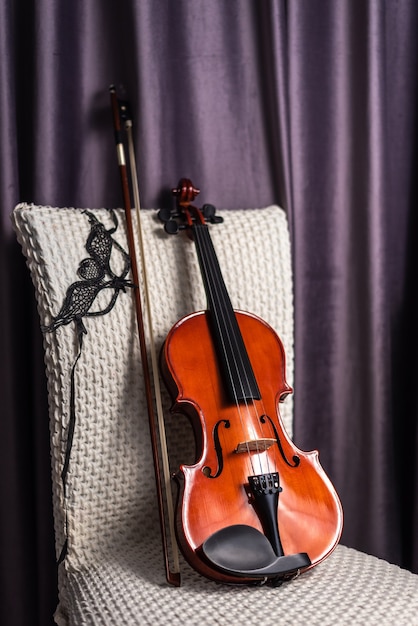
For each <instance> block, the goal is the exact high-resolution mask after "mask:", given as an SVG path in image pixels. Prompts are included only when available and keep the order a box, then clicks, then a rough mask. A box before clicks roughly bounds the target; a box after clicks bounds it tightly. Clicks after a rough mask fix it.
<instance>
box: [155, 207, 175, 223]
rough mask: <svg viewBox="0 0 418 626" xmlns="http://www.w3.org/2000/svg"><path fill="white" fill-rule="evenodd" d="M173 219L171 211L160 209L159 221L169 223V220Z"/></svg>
mask: <svg viewBox="0 0 418 626" xmlns="http://www.w3.org/2000/svg"><path fill="white" fill-rule="evenodd" d="M172 217H173V216H172V211H171V209H160V210H159V211H158V219H159V220H160V221H161V222H168V221H169V220H171V218H172Z"/></svg>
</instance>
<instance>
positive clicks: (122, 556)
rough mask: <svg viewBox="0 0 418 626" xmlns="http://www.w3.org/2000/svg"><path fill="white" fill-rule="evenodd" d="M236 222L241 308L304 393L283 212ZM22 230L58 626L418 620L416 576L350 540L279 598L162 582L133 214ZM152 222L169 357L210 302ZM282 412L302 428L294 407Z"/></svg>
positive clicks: (158, 326) (23, 221) (178, 449)
mask: <svg viewBox="0 0 418 626" xmlns="http://www.w3.org/2000/svg"><path fill="white" fill-rule="evenodd" d="M114 215H116V216H117V218H116V219H117V221H115V217H114ZM224 216H225V222H224V224H222V225H219V226H213V227H211V234H212V238H213V240H214V244H215V247H216V249H217V253H218V257H219V260H220V265H221V268H222V271H223V275H224V278H225V282H226V284H227V287H228V290H229V292H230V295H231V299H232V302H233V304H234V307H235V308H237V309H244V310H249V311H251V312H253V313H255V314H257V315H259V316H260V317H262V318H263V319H265V320H266V321H267V322H269V323H270V324H271V325H272V326H273V328H275V329H276V331H277V332H278V334H279V335H280V336H281V338H282V341H283V343H284V346H285V350H286V356H287V381H288V382H289V384H290V385H292V383H293V308H292V279H291V260H290V246H289V235H288V231H287V222H286V217H285V214H284V213H283V211H282V210H281V209H279V208H278V207H268V208H266V209H257V210H245V211H233V212H226V213H224ZM14 222H15V227H16V230H17V234H18V238H19V241H20V243H21V244H22V247H23V251H24V253H25V255H26V257H27V262H28V266H29V268H30V271H31V275H32V279H33V282H34V285H35V289H36V296H37V302H38V309H39V314H40V318H41V324H42V325H43V327H44V330H45V332H44V346H45V360H46V368H47V377H48V391H49V402H50V427H51V455H52V476H53V488H54V515H55V531H56V542H57V554H59V553H60V551H61V549H62V547H63V545H64V542H65V537H67V538H68V552H67V556H66V558H65V560H64V562H63V563H62V564H61V566H60V570H59V582H60V606H59V608H58V611H57V617H56V620H57V622H59V623H67V624H70V625H74V626H81V625H83V624H103V625H106V626H111V625H112V624H115V625H119V624H132V625H133V624H148V623H149V624H164V623H166V622H168V621H170V622H171V623H172V624H196V623H202V624H236V623H239V622H242V623H252V622H254V621H255V620H256V619H257V620H262V621H263V622H264V623H266V624H273V623H274V624H277V622H279V623H280V620H281V619H282V618H283V617H284V616H285V620H286V622H287V623H292V622H294V623H296V622H303V623H310V624H316V623H318V624H319V623H321V624H324V623H337V622H338V623H347V624H348V623H350V624H351V623H353V622H356V623H365V622H367V623H382V621H384V620H385V619H388V620H389V621H387V622H386V623H393V621H396V623H409V624H411V623H414V620H416V619H417V618H416V614H417V613H418V576H414V575H413V574H411V573H409V572H406V571H404V570H400V569H399V568H397V567H396V566H393V565H390V564H388V563H385V562H383V561H379V560H377V559H375V558H374V557H370V556H367V555H364V554H362V553H360V552H357V551H354V550H349V549H347V548H344V547H342V546H339V547H338V548H337V549H336V550H335V552H334V553H333V554H332V555H331V556H330V557H329V558H328V559H327V560H326V561H325V562H324V563H323V564H321V565H319V566H317V567H316V568H314V569H313V570H312V571H310V572H308V573H306V574H304V575H302V576H301V577H300V578H299V579H298V580H296V581H293V582H291V583H288V584H286V585H283V586H282V587H280V588H279V589H275V590H273V589H270V588H250V589H249V588H238V587H237V588H235V587H227V586H225V585H216V584H215V583H213V582H210V581H208V580H205V579H203V578H202V577H200V576H198V575H197V574H196V573H195V572H194V571H192V570H191V569H190V568H189V567H188V565H187V564H185V563H183V561H182V581H183V585H182V587H181V588H179V589H178V588H171V587H170V586H168V585H166V584H165V582H164V581H165V577H164V568H163V560H162V550H161V540H160V534H159V528H158V515H157V507H156V496H155V487H154V476H153V464H152V455H151V447H150V440H149V432H148V424H147V417H146V407H145V400H144V397H145V396H144V387H143V381H142V369H141V365H140V356H139V350H138V345H137V344H138V341H137V338H136V337H137V331H136V325H135V314H134V306H133V299H132V288H131V286H130V285H129V283H128V281H129V276H128V275H127V273H126V256H125V255H124V250H127V243H126V235H125V227H124V217H123V215H122V213H121V212H119V211H118V212H116V214H111V213H110V212H108V211H106V210H105V209H100V210H92V211H88V212H86V211H82V210H78V209H55V208H50V207H36V206H34V205H24V204H22V205H19V206H18V207H16V209H15V211H14ZM141 222H142V227H143V232H144V240H145V249H146V262H147V269H148V282H149V288H150V294H151V302H152V321H153V329H154V335H155V339H156V347H157V350H159V348H160V347H161V345H162V342H163V340H164V338H165V336H166V335H167V332H168V330H169V329H170V328H171V326H172V325H173V324H174V322H176V321H177V320H178V319H179V318H181V317H182V316H183V315H185V314H187V313H189V312H191V311H195V310H199V309H204V308H205V297H204V292H203V288H202V282H201V277H200V271H199V266H198V263H197V259H196V254H195V250H194V246H193V244H192V242H190V241H189V240H188V239H187V238H185V237H183V236H182V235H180V236H179V237H169V236H167V235H165V234H164V232H163V230H162V227H161V225H160V224H159V223H158V220H157V219H156V215H155V212H154V211H144V212H143V214H142V219H141ZM100 224H102V225H103V226H100ZM95 229H96V230H95ZM93 233H95V235H94V236H93ZM89 235H90V239H88V238H89ZM110 238H112V241H113V242H114V243H113V247H112V248H109V247H108V244H109V242H110ZM115 242H116V243H115ZM86 259H87V260H86ZM109 259H110V261H109ZM80 268H81V269H80ZM103 268H104V269H103ZM78 269H79V275H78V276H77V270H78ZM75 283H77V285H75ZM70 285H72V286H73V287H72V290H70V291H69V290H68V288H69V287H70ZM74 285H75V286H74ZM66 296H67V299H66V301H65V305H66V306H65V307H63V302H64V299H65V298H66ZM93 298H94V303H93V305H92V306H90V304H91V302H92V300H93ZM89 307H90V308H89ZM87 310H88V316H84V317H82V318H81V315H82V313H83V312H84V313H85V312H86V311H87ZM92 312H94V313H100V314H97V315H91V313H92ZM81 331H83V332H81ZM78 337H82V344H81V349H80V345H79V343H78ZM72 375H73V380H74V387H73V390H72V386H71V377H72ZM163 404H164V408H165V414H166V415H167V426H166V428H167V435H168V443H169V450H170V461H171V465H172V470H173V471H174V470H175V469H177V468H178V465H179V463H181V462H185V463H191V462H192V461H193V458H194V457H193V443H192V442H193V439H192V433H191V429H190V428H189V427H188V425H187V422H186V421H185V420H184V418H180V417H179V416H171V417H170V416H169V415H168V407H169V405H170V401H169V398H168V395H167V394H166V393H165V391H164V390H163ZM281 413H282V418H283V421H284V424H285V426H286V429H287V431H288V432H289V433H290V434H291V428H292V400H291V398H288V399H287V400H286V402H285V403H284V405H283V406H282V410H281ZM71 416H75V430H74V438H73V442H72V447H71V455H70V462H69V466H68V471H67V474H66V494H65V498H64V489H63V484H62V480H61V473H62V470H63V465H64V463H65V459H66V458H67V456H68V455H67V447H66V446H67V441H68V429H69V424H70V423H71ZM395 616H396V618H395ZM389 618H390V619H389ZM327 620H328V621H327ZM416 623H418V622H416Z"/></svg>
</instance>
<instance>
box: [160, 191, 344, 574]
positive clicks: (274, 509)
mask: <svg viewBox="0 0 418 626" xmlns="http://www.w3.org/2000/svg"><path fill="white" fill-rule="evenodd" d="M173 193H175V194H176V195H179V196H180V199H181V200H180V202H179V206H180V209H181V210H182V211H183V213H181V215H183V216H184V217H185V220H186V226H183V228H187V230H188V233H189V234H190V235H191V238H192V239H193V240H194V242H195V244H196V250H197V255H198V260H199V264H200V268H201V272H202V279H203V283H204V286H205V292H206V297H207V310H206V311H200V312H195V313H192V314H190V315H188V316H186V317H185V318H183V319H181V320H180V321H178V322H177V323H176V324H175V325H174V327H173V328H172V329H171V331H170V332H169V334H168V336H167V338H166V341H165V343H164V346H163V350H162V352H161V362H160V367H161V371H162V375H163V378H164V380H165V382H166V385H167V387H168V389H169V392H170V394H171V397H172V399H173V405H172V409H171V410H172V412H173V413H175V414H178V413H181V414H185V415H186V416H187V417H188V418H189V420H190V422H191V424H192V426H193V431H194V435H195V441H196V456H195V463H194V464H193V465H185V464H182V465H181V466H180V468H179V470H178V472H177V474H176V478H177V481H178V484H179V493H178V503H177V511H176V533H177V540H178V543H179V545H180V548H181V550H182V552H183V554H184V556H185V558H186V560H187V561H188V562H189V563H190V565H191V566H192V567H193V568H194V569H195V570H196V571H198V572H200V573H201V574H203V575H204V576H206V577H208V578H211V579H214V580H216V581H219V582H226V583H238V584H239V583H262V582H266V581H269V583H270V584H280V582H281V581H282V580H284V579H288V578H292V577H294V576H295V575H297V574H298V573H300V572H301V571H304V570H306V569H309V568H311V567H313V566H314V565H316V564H318V563H320V562H321V561H322V560H323V559H324V558H325V557H326V556H327V555H328V554H330V553H331V552H332V550H333V549H334V548H335V546H336V545H337V543H338V540H339V538H340V535H341V532H342V522H343V514H342V507H341V503H340V501H339V498H338V495H337V494H336V492H335V489H334V487H333V486H332V484H331V482H330V480H329V479H328V477H327V476H326V474H325V472H324V471H323V469H322V467H321V465H320V463H319V459H318V453H317V452H316V451H313V452H302V451H301V450H299V449H298V448H297V447H296V446H295V445H294V444H293V442H292V441H291V439H290V438H289V437H288V435H287V434H286V432H285V430H284V427H283V424H282V421H281V418H280V412H279V405H280V402H282V401H283V400H284V399H285V397H286V396H287V395H288V394H289V393H291V392H292V389H291V388H290V387H289V385H288V384H287V382H286V374H285V353H284V348H283V345H282V342H281V340H280V338H279V337H278V336H277V334H276V333H275V332H274V330H273V329H272V328H271V327H270V326H269V325H268V324H267V323H266V322H264V321H263V320H261V319H260V318H258V317H256V316H255V315H252V314H250V313H246V312H238V311H235V310H234V309H233V307H232V303H231V301H230V299H229V295H228V293H227V290H226V286H225V283H224V281H223V278H222V274H221V271H220V267H219V264H218V260H217V257H216V253H215V250H214V247H213V244H212V241H211V238H210V235H209V230H208V227H207V224H206V221H207V220H209V221H212V222H213V221H215V218H214V211H215V209H214V207H212V206H211V205H205V207H203V209H202V211H200V210H199V209H196V207H193V206H192V205H191V200H192V199H193V198H194V196H195V195H196V193H198V191H197V190H195V189H194V188H193V186H192V184H191V182H190V181H189V180H187V179H182V180H181V181H180V183H179V188H178V189H176V190H173ZM168 220H169V223H168V228H167V227H166V230H167V232H170V233H174V232H176V228H177V226H176V224H174V223H172V222H173V220H172V219H171V218H170V217H169V216H168ZM216 221H219V218H218V220H216Z"/></svg>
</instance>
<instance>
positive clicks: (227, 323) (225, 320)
mask: <svg viewBox="0 0 418 626" xmlns="http://www.w3.org/2000/svg"><path fill="white" fill-rule="evenodd" d="M196 231H197V232H198V237H199V242H200V245H201V248H202V252H203V253H204V254H205V257H206V263H205V264H207V270H208V273H210V277H211V278H210V280H208V281H207V282H208V284H210V285H213V288H214V290H215V293H216V298H217V301H218V302H219V305H220V306H219V307H218V308H219V311H220V314H221V317H222V320H221V322H222V325H223V328H224V329H225V331H226V335H225V336H224V334H223V333H222V326H219V324H220V320H219V319H216V320H215V321H216V323H217V324H218V328H219V330H220V335H221V341H222V342H223V343H224V345H225V343H228V345H229V347H230V349H231V350H230V354H232V356H233V362H234V365H235V368H236V371H237V373H238V376H239V385H240V387H241V395H242V396H243V398H244V400H245V408H246V411H247V415H248V416H250V415H251V414H253V415H254V413H255V414H256V415H257V417H258V418H259V416H258V414H257V407H256V403H255V402H254V399H251V402H250V403H249V402H248V399H247V398H246V396H245V387H244V382H246V383H247V388H249V386H250V385H249V376H248V372H247V369H246V367H245V364H244V361H243V356H242V354H241V350H240V348H239V345H238V343H239V339H240V338H238V337H237V332H240V331H239V328H238V329H237V328H235V327H234V321H235V320H234V321H233V320H232V319H230V315H228V309H231V310H232V305H231V303H230V300H229V297H228V294H227V292H226V288H225V285H224V284H223V279H222V275H221V273H220V270H219V268H218V267H217V261H216V254H215V250H214V248H213V244H212V241H211V237H210V233H209V229H208V227H207V226H206V225H205V224H203V225H201V228H196ZM200 235H202V236H200ZM213 295H214V294H213V293H212V294H211V297H213ZM216 313H217V312H216V311H215V312H214V314H215V316H216ZM232 314H233V315H235V314H234V312H233V310H232ZM235 355H237V357H238V361H239V362H240V363H239V364H240V365H241V368H240V369H239V368H238V367H237V365H238V364H237V358H236V356H235ZM227 367H228V369H229V370H230V368H231V365H230V364H229V363H227ZM241 372H243V374H244V378H245V381H243V380H242V379H241ZM233 387H234V385H233ZM233 392H234V395H235V402H236V405H237V408H238V413H239V416H240V422H241V428H242V431H243V433H245V428H244V423H243V417H242V411H241V406H240V403H239V401H238V397H237V392H236V390H235V389H234V390H233ZM260 402H261V405H262V407H263V413H265V408H264V401H263V398H262V397H261V399H260ZM250 421H251V420H250ZM247 423H248V420H247ZM261 430H264V428H263V423H262V422H261ZM253 432H254V428H253ZM255 441H256V450H257V458H258V461H259V464H260V473H263V467H262V458H261V452H264V451H266V444H264V449H263V448H262V447H260V445H259V443H258V437H257V435H255ZM245 442H246V447H247V453H248V455H249V458H250V462H251V467H252V470H253V472H254V471H255V470H254V464H253V460H252V455H251V451H250V447H249V444H248V442H247V440H246V438H245ZM266 459H267V466H268V467H267V470H268V472H269V471H270V468H269V455H266Z"/></svg>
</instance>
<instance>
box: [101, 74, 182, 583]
mask: <svg viewBox="0 0 418 626" xmlns="http://www.w3.org/2000/svg"><path fill="white" fill-rule="evenodd" d="M109 91H110V98H111V106H112V113H113V123H114V130H115V141H116V153H117V157H118V165H119V172H120V177H121V183H122V194H123V205H124V211H125V216H126V228H127V235H128V246H129V254H130V257H131V271H132V279H133V282H134V284H135V289H134V290H133V292H134V297H135V310H136V319H137V326H138V335H139V344H140V352H141V361H142V369H143V375H144V383H145V395H146V402H147V410H148V421H149V427H150V435H151V447H152V454H153V463H154V472H155V482H156V487H157V500H158V511H159V517H160V529H161V536H162V545H163V552H164V563H165V570H166V578H167V581H168V582H169V583H170V584H172V585H174V586H176V587H178V586H180V573H179V569H180V568H179V559H178V551H177V543H176V540H175V533H174V507H173V502H172V497H171V487H170V470H169V463H168V453H167V443H166V437H165V430H164V417H163V410H162V402H161V389H160V383H159V375H158V365H157V357H156V351H155V344H154V337H153V330H152V318H151V306H150V298H149V292H148V282H147V273H146V267H145V257H144V246H143V238H142V231H141V225H140V202H139V187H138V179H137V175H136V163H135V151H134V147H133V140H132V120H131V119H130V116H128V115H127V113H128V107H127V106H125V107H124V116H125V118H126V121H125V129H126V132H127V135H128V142H129V156H130V169H131V172H130V173H131V180H132V188H133V193H134V201H135V207H136V215H137V229H138V232H137V234H138V241H139V247H140V259H141V269H142V278H143V285H144V296H145V303H146V308H147V315H148V325H149V329H150V352H151V363H152V370H153V378H154V388H155V395H156V406H157V414H158V428H159V435H160V444H161V458H162V461H163V475H164V482H165V495H166V502H167V515H168V521H169V529H170V537H171V548H172V555H173V561H174V565H173V571H172V570H171V569H170V563H169V556H168V545H167V532H166V523H165V516H164V497H163V491H162V487H161V478H160V477H161V471H160V461H159V455H158V441H157V430H156V419H155V413H154V402H153V395H152V385H151V376H150V370H149V366H148V356H147V349H146V343H145V325H144V318H143V312H142V304H141V294H140V291H139V272H138V265H137V261H136V258H137V255H136V249H135V238H134V230H133V223H132V206H131V200H130V192H129V183H128V172H127V166H126V158H125V148H124V144H123V140H122V128H121V111H120V103H119V100H118V98H117V95H116V89H115V87H114V86H113V85H112V86H111V87H110V90H109Z"/></svg>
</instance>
